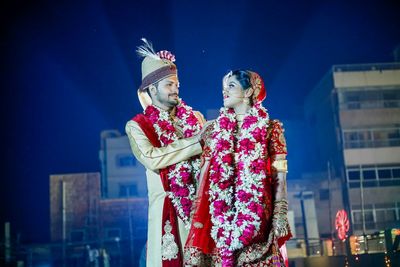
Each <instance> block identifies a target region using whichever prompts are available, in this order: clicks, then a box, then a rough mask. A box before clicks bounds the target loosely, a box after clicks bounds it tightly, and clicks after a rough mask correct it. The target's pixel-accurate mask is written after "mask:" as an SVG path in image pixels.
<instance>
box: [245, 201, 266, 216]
mask: <svg viewBox="0 0 400 267" xmlns="http://www.w3.org/2000/svg"><path fill="white" fill-rule="evenodd" d="M248 207H249V210H250V211H251V212H254V213H255V214H257V215H258V216H262V214H263V211H264V209H263V206H262V205H260V204H257V203H255V202H253V201H252V202H250V204H249V205H248Z"/></svg>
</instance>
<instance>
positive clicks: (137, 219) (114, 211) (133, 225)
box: [50, 173, 147, 266]
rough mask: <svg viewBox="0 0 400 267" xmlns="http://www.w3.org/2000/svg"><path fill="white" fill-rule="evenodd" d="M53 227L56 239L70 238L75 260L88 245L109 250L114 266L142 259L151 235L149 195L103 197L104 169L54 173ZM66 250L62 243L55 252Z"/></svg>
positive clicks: (56, 255) (69, 250)
mask: <svg viewBox="0 0 400 267" xmlns="http://www.w3.org/2000/svg"><path fill="white" fill-rule="evenodd" d="M50 232H51V241H52V242H54V243H63V244H66V246H67V247H64V249H65V250H67V251H66V255H68V260H67V262H68V264H71V265H73V266H75V265H76V264H80V263H81V261H82V259H83V260H84V259H85V257H84V256H83V255H84V254H85V253H86V251H87V250H88V249H89V250H91V251H92V253H93V252H97V253H99V251H105V252H106V253H107V255H108V256H109V257H110V258H111V262H110V264H111V266H134V265H138V263H139V258H140V254H141V253H142V251H143V248H144V246H145V242H146V240H147V199H146V198H138V197H135V198H132V197H126V198H114V199H110V198H104V199H103V198H101V193H100V174H99V173H80V174H65V175H51V176H50ZM61 254H62V249H61V247H60V248H59V249H55V250H53V252H52V255H53V258H54V259H57V258H58V259H60V260H61V259H62V258H63V257H62V256H61ZM96 255H97V257H98V256H99V254H96Z"/></svg>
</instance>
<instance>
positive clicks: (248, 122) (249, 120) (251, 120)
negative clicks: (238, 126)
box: [242, 116, 258, 129]
mask: <svg viewBox="0 0 400 267" xmlns="http://www.w3.org/2000/svg"><path fill="white" fill-rule="evenodd" d="M257 120H258V119H257V117H256V116H247V117H246V118H245V119H244V121H243V125H242V128H243V129H248V128H250V126H251V125H253V124H254V123H256V122H257Z"/></svg>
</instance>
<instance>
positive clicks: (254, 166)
mask: <svg viewBox="0 0 400 267" xmlns="http://www.w3.org/2000/svg"><path fill="white" fill-rule="evenodd" d="M265 167H266V165H265V161H264V160H263V159H257V160H255V161H253V162H252V163H251V170H252V171H253V172H254V173H256V174H260V173H261V172H262V171H263V170H265Z"/></svg>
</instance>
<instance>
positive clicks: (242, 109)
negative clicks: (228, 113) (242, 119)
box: [233, 103, 251, 115]
mask: <svg viewBox="0 0 400 267" xmlns="http://www.w3.org/2000/svg"><path fill="white" fill-rule="evenodd" d="M250 108H251V107H250V105H248V104H245V103H241V104H240V105H238V106H236V107H234V108H233V109H234V110H235V113H236V115H245V114H246V113H247V112H248V111H249V110H250Z"/></svg>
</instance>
